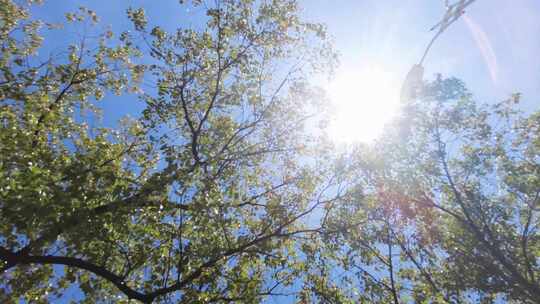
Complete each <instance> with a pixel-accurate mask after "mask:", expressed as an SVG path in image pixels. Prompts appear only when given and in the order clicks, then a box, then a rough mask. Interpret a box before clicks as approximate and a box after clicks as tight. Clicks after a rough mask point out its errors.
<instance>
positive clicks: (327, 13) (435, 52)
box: [302, 0, 540, 110]
mask: <svg viewBox="0 0 540 304" xmlns="http://www.w3.org/2000/svg"><path fill="white" fill-rule="evenodd" d="M302 3H303V5H304V13H305V15H306V16H308V17H309V18H311V19H314V20H318V21H321V22H324V23H326V24H327V25H328V30H329V32H330V33H331V35H333V36H334V39H335V46H336V48H337V49H338V50H339V52H340V53H341V54H342V57H341V62H342V66H343V67H347V66H349V65H353V66H361V65H365V64H373V63H375V64H382V65H384V67H385V69H388V70H390V72H392V73H395V74H396V75H397V77H401V78H403V77H404V75H405V74H406V73H407V71H408V69H410V67H411V65H412V64H413V63H415V62H417V61H418V60H419V58H420V57H421V55H422V53H423V50H424V48H425V46H426V44H427V43H428V42H429V40H430V39H431V37H432V36H433V32H429V28H431V26H433V25H434V24H435V23H437V22H438V21H439V20H440V19H441V17H442V15H443V14H444V7H443V1H442V0H440V1H439V0H334V1H330V0H303V1H302ZM466 17H467V18H462V19H460V20H459V21H458V22H456V23H455V24H454V25H452V26H451V27H450V28H449V29H448V30H447V31H446V32H445V33H444V34H443V35H442V36H441V37H440V38H439V40H438V41H437V42H436V44H435V45H434V47H433V48H432V50H431V52H430V54H429V55H428V58H427V60H426V62H425V64H424V66H425V68H426V74H425V75H426V76H427V77H433V75H434V74H436V73H442V74H443V75H446V76H456V77H458V78H461V79H462V80H464V81H465V82H466V83H467V84H468V86H469V88H470V89H471V90H472V92H473V93H474V94H475V96H476V97H477V98H478V99H479V101H480V102H495V101H497V100H500V99H503V98H506V97H508V95H509V94H511V93H512V92H516V91H519V92H521V93H523V94H524V96H523V106H524V107H525V108H526V109H529V110H531V109H537V108H538V105H540V101H539V100H538V96H539V95H540V56H538V54H540V39H538V36H539V34H540V1H537V0H512V1H509V0H477V1H476V2H475V3H473V4H472V5H471V6H470V7H469V8H468V9H467V11H466Z"/></svg>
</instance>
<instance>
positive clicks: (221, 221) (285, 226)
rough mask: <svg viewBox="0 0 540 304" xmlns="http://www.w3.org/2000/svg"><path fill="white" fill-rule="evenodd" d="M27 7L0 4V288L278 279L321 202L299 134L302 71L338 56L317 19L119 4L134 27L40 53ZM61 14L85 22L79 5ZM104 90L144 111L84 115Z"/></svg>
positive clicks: (253, 297) (291, 5) (12, 295)
mask: <svg viewBox="0 0 540 304" xmlns="http://www.w3.org/2000/svg"><path fill="white" fill-rule="evenodd" d="M210 2H211V3H210ZM32 5H33V4H32V3H15V2H13V1H11V0H2V1H1V2H0V7H1V11H0V14H1V15H0V18H1V25H2V28H1V33H0V35H1V41H2V42H1V43H2V57H1V62H0V69H1V74H0V84H1V87H0V96H1V104H0V106H1V108H0V121H1V123H0V140H1V143H2V145H1V146H0V168H1V169H0V217H1V218H2V224H1V226H0V245H1V246H0V257H1V259H2V261H3V265H2V268H1V269H0V271H1V272H2V274H1V276H2V282H3V283H2V284H1V285H0V288H1V290H2V292H0V301H1V302H3V303H12V302H17V301H18V299H24V300H26V301H31V302H36V303H41V302H48V301H53V300H54V299H57V298H58V297H61V296H62V295H63V294H64V293H65V292H66V291H67V290H68V289H70V288H71V289H72V288H76V289H79V290H80V291H81V292H82V294H83V300H82V301H83V302H88V303H93V302H97V301H101V302H113V301H114V302H122V301H124V300H126V301H127V300H128V299H136V300H139V301H142V302H147V303H149V302H153V301H167V300H174V301H179V302H185V303H209V302H234V301H242V302H246V303H251V302H258V301H260V300H261V299H262V298H263V297H264V296H268V295H272V294H277V293H279V290H280V288H282V286H287V285H291V284H292V283H293V281H294V278H296V277H297V276H299V273H300V272H301V271H302V268H303V267H304V266H303V265H304V264H303V263H302V261H301V259H300V258H299V253H297V242H296V240H297V239H298V238H300V237H303V236H305V235H306V234H310V233H316V232H317V231H319V229H320V228H319V227H317V226H316V225H309V224H308V223H307V222H306V221H305V220H304V218H305V217H306V216H307V215H309V214H310V213H312V212H313V211H314V210H315V209H317V208H318V207H320V206H323V205H325V204H328V203H330V202H332V201H333V200H334V199H335V198H332V197H328V196H326V195H325V194H323V192H322V191H323V190H324V189H323V187H321V185H322V184H323V183H324V182H325V180H326V178H325V176H326V175H325V174H326V173H325V172H324V166H318V165H319V163H318V162H317V161H316V160H315V159H313V160H312V161H307V160H308V159H311V156H310V155H313V154H312V153H311V154H310V151H311V150H312V149H313V148H316V146H315V145H312V144H310V140H311V139H310V138H308V136H307V135H306V134H307V133H306V132H305V131H304V122H305V120H306V119H307V118H308V117H309V115H310V114H309V113H310V111H315V110H316V109H317V107H318V106H317V104H318V103H319V101H320V98H321V96H320V93H318V92H317V90H313V89H312V88H311V87H310V86H309V85H308V84H307V82H306V81H305V79H306V76H308V75H309V74H310V73H312V72H317V71H322V70H323V69H330V70H331V68H332V66H333V65H334V61H335V57H334V55H333V53H332V49H331V48H330V47H329V45H328V43H327V41H326V37H325V31H324V28H323V27H322V26H320V25H318V24H313V23H306V22H303V21H302V20H300V19H299V17H298V7H297V3H296V1H294V0H274V1H270V2H260V1H251V0H222V1H208V3H206V2H203V1H195V0H194V1H191V2H188V1H180V4H179V5H180V6H189V7H191V8H193V9H198V10H203V11H206V15H207V17H206V19H205V20H206V26H205V27H203V28H202V29H193V28H179V29H177V30H175V31H173V32H167V31H166V30H164V29H162V28H161V27H159V26H158V25H156V26H153V27H152V28H150V24H152V21H151V20H150V21H149V20H147V18H146V16H145V12H144V10H143V9H136V8H130V9H128V11H127V16H128V18H129V19H130V20H131V21H132V22H133V25H134V28H135V33H130V32H129V31H125V32H122V33H119V34H117V33H114V32H113V31H111V30H107V31H105V32H104V33H101V34H96V35H94V34H91V35H90V34H89V35H83V37H82V39H81V41H77V42H76V43H74V44H72V45H70V46H69V47H68V48H67V50H66V51H65V52H59V53H58V54H55V55H52V56H51V57H50V58H45V59H44V58H42V57H40V56H39V54H38V50H39V49H40V48H42V47H43V46H42V43H43V38H42V37H43V36H42V35H41V34H40V33H41V32H40V28H41V27H42V26H43V25H47V24H45V23H44V22H42V21H39V20H34V19H32V17H31V16H30V13H29V12H30V11H31V8H32ZM66 19H67V22H68V24H69V25H68V26H69V27H70V28H77V24H83V25H84V27H85V28H86V29H88V28H93V29H92V30H90V31H91V33H94V32H98V29H97V28H96V27H95V26H94V27H92V25H93V24H97V23H98V18H97V16H96V14H95V13H94V12H93V11H92V10H89V9H87V8H81V9H80V10H79V11H78V12H74V13H68V14H66ZM81 27H82V26H81ZM47 30H51V31H59V30H61V29H58V28H57V26H54V25H47ZM46 35H47V34H44V36H46ZM115 37H118V38H115ZM45 42H47V41H45ZM308 46H309V47H308ZM147 50H148V51H147ZM143 79H144V83H145V84H146V87H145V90H146V91H147V92H146V93H143V92H142V90H141V88H142V87H141V81H142V80H143ZM111 92H113V93H116V94H123V96H124V97H125V98H134V97H135V95H134V94H139V96H140V98H141V99H142V100H143V101H144V102H145V103H146V108H145V110H144V112H143V113H142V115H141V117H140V118H139V119H131V120H129V119H127V120H124V121H123V122H122V123H121V124H119V127H118V128H117V129H110V128H105V127H102V126H98V125H99V123H96V117H97V115H98V114H99V100H100V99H102V98H107V97H106V96H107V94H110V93H111ZM96 124H98V125H96ZM299 159H304V162H303V163H302V162H299V161H298V160H299ZM314 168H319V169H317V170H315V169H314Z"/></svg>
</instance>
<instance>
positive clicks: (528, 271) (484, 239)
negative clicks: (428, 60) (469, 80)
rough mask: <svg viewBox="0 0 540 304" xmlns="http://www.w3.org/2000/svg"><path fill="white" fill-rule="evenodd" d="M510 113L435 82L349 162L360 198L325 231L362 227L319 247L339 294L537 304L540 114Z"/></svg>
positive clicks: (510, 105)
mask: <svg viewBox="0 0 540 304" xmlns="http://www.w3.org/2000/svg"><path fill="white" fill-rule="evenodd" d="M517 102H519V95H513V96H512V98H510V99H508V100H505V101H503V102H500V103H497V104H494V105H485V106H479V105H477V104H476V103H475V102H474V101H473V99H472V94H470V92H468V90H467V89H466V88H465V86H464V84H463V83H462V82H460V81H459V80H457V79H453V78H450V79H441V78H438V79H437V80H435V81H434V82H432V83H428V84H426V87H425V90H424V92H423V96H422V98H420V99H418V100H417V101H415V102H412V103H411V104H408V105H406V107H405V108H404V110H403V115H402V117H401V118H399V119H397V120H396V122H395V123H394V124H393V125H392V126H389V128H388V130H387V133H386V134H385V135H384V136H383V137H382V138H381V139H380V141H379V142H378V143H377V144H376V145H374V146H372V147H363V148H359V149H358V150H357V151H355V152H354V153H353V154H352V155H351V156H350V157H349V158H348V159H347V162H348V169H347V170H349V171H350V172H351V174H352V177H351V180H352V181H354V182H356V186H355V187H356V188H358V189H362V196H363V198H364V199H363V200H361V201H356V202H352V203H351V204H345V205H342V206H340V208H337V209H336V210H335V211H334V212H333V215H332V217H331V218H332V224H331V225H330V227H331V226H334V227H346V225H347V223H350V222H351V221H355V222H360V220H361V219H363V220H364V222H363V223H362V224H360V225H358V226H357V227H356V228H355V229H351V228H349V229H341V231H342V233H340V234H338V235H332V237H329V238H328V239H327V240H325V242H324V243H325V244H329V245H327V248H328V250H329V252H330V253H327V254H326V255H324V256H321V258H320V259H321V260H322V261H324V262H323V263H322V264H323V265H327V266H328V265H331V266H329V267H333V268H334V269H340V272H338V273H340V276H339V283H336V284H337V285H338V286H340V287H341V289H342V290H344V292H345V295H347V291H349V290H353V289H354V288H355V289H356V290H360V291H361V292H360V293H358V294H357V295H356V296H354V295H350V294H349V295H348V298H350V299H352V300H354V301H359V302H362V303H363V302H369V303H478V302H482V303H493V301H495V300H496V299H499V300H503V299H505V300H507V301H516V302H519V303H536V302H537V300H538V299H539V298H540V293H539V291H540V289H539V288H540V285H539V282H538V276H539V274H540V267H539V265H538V262H537V261H538V257H539V256H540V255H539V254H540V252H539V248H540V247H539V246H540V242H539V241H540V239H539V231H538V225H539V224H540V222H539V221H540V218H539V215H540V214H539V209H538V204H539V203H540V200H539V196H538V195H539V192H538V191H539V189H540V184H539V182H540V179H539V178H540V171H539V169H540V166H539V163H538V162H539V158H538V151H540V149H539V148H540V146H539V143H540V137H539V136H540V133H539V132H538V131H539V128H540V120H539V118H540V113H538V112H534V113H531V114H529V115H525V114H524V113H521V112H519V111H518V110H516V103H517ZM336 280H337V279H336ZM315 291H316V292H314V293H315V294H317V289H316V288H315Z"/></svg>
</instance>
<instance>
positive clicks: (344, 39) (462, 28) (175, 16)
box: [35, 0, 540, 129]
mask: <svg viewBox="0 0 540 304" xmlns="http://www.w3.org/2000/svg"><path fill="white" fill-rule="evenodd" d="M299 1H300V3H301V6H302V7H303V10H302V14H303V15H304V16H305V17H306V18H307V19H309V20H313V21H318V22H322V23H325V24H326V25H327V26H328V32H329V34H330V35H331V36H332V37H333V40H334V42H335V48H336V49H337V51H338V52H339V53H340V54H341V57H340V59H341V60H340V61H341V70H340V71H347V73H349V74H350V73H351V71H353V74H354V71H357V70H362V69H363V68H364V67H366V66H369V67H372V68H373V67H374V68H375V69H380V70H382V71H384V73H385V74H387V75H390V77H391V78H392V81H391V82H392V84H391V87H394V88H395V92H397V91H398V90H399V86H400V84H401V83H400V82H401V81H402V79H403V78H404V76H405V75H406V73H407V71H408V70H409V69H410V67H411V66H412V64H414V63H416V62H417V61H418V60H419V59H420V57H421V55H422V53H423V51H424V48H425V46H426V45H427V43H428V42H429V40H430V39H431V37H432V36H433V34H434V33H433V32H429V28H431V27H432V26H433V25H434V24H435V23H437V22H438V21H439V20H440V19H441V17H442V15H443V14H444V7H443V2H444V1H442V0H299ZM81 5H83V6H86V7H89V8H91V9H93V10H95V11H96V12H97V13H98V15H99V16H100V18H101V21H102V23H101V26H103V27H105V26H106V25H111V26H112V27H113V28H114V29H117V30H121V29H125V28H128V27H130V22H129V21H128V19H127V18H126V15H125V11H126V9H127V8H128V7H130V6H132V7H144V8H145V10H146V11H147V15H148V16H149V18H150V20H151V24H156V25H160V26H162V27H164V28H168V29H174V28H176V27H178V26H194V27H195V26H197V25H198V24H200V23H201V22H200V21H201V18H200V14H201V12H197V11H193V10H189V9H186V8H182V7H181V6H179V5H178V1H177V0H160V1H155V0H153V1H152V0H129V1H104V0H94V1H90V0H81V1H72V0H54V1H46V2H45V4H44V5H43V6H41V7H39V8H38V9H37V10H36V11H35V12H36V13H37V15H38V16H39V17H42V18H44V19H47V20H49V21H63V14H64V12H66V11H73V10H76V9H77V7H78V6H81ZM539 34H540V1H537V0H512V1H509V0H477V1H476V2H475V3H473V4H472V5H471V6H470V7H469V8H468V9H467V11H466V17H465V18H461V19H460V20H458V22H456V23H455V24H453V25H452V26H451V27H450V28H449V29H448V30H447V31H446V32H445V33H444V34H443V35H442V36H441V37H440V38H439V40H438V41H437V42H436V43H435V45H434V47H433V48H432V49H431V51H430V54H429V55H428V58H427V60H426V62H425V64H424V66H425V68H426V72H425V77H426V78H428V79H429V78H433V76H434V75H435V74H436V73H441V74H443V75H445V76H455V77H458V78H460V79H462V80H464V81H465V83H466V84H467V85H468V86H469V88H470V89H471V91H472V92H473V93H474V95H475V97H476V98H477V100H478V101H479V102H487V103H493V102H496V101H499V100H502V99H504V98H507V97H508V96H509V95H510V94H511V93H514V92H521V93H523V98H522V106H523V108H524V109H527V110H534V109H537V108H538V105H540V101H539V100H538V99H537V96H539V95H540V77H539V76H540V56H538V55H537V54H540V39H536V37H538V35H539ZM71 38H73V37H71ZM53 41H54V43H52V44H53V45H58V46H60V45H63V44H65V43H66V41H67V39H66V36H55V37H53ZM49 43H50V41H49ZM363 76H364V78H365V75H363ZM349 78H350V77H349ZM359 78H362V75H360V77H359ZM355 81H356V80H355V79H350V80H349V82H350V83H353V84H354V85H355V86H354V90H355V91H356V90H362V85H361V84H360V85H359V86H357V85H356V84H355V83H354V82H355ZM359 82H360V81H359ZM349 86H350V84H349ZM366 86H367V87H369V85H366ZM351 89H352V88H351ZM355 102H356V101H355ZM363 104H364V103H360V104H358V105H357V109H356V111H362V110H365V107H364V106H363ZM366 105H368V104H367V103H366ZM102 106H103V107H104V108H105V110H106V111H105V123H106V124H107V125H110V126H111V125H114V124H115V122H116V120H117V119H119V118H120V117H121V116H122V115H125V114H131V115H135V114H136V113H138V112H140V110H141V109H142V107H143V104H142V102H139V101H137V100H136V98H134V97H126V96H123V97H121V98H114V97H111V96H109V97H108V98H106V99H105V101H104V102H103V103H102ZM368 106H369V105H368ZM381 111H382V112H381ZM384 111H386V110H385V109H384V108H381V109H378V113H375V114H369V115H372V116H384V115H385V114H384ZM346 127H347V126H346ZM363 127H365V126H362V125H357V126H354V125H353V126H351V127H348V128H349V129H351V128H355V129H359V128H363ZM342 129H343V128H342Z"/></svg>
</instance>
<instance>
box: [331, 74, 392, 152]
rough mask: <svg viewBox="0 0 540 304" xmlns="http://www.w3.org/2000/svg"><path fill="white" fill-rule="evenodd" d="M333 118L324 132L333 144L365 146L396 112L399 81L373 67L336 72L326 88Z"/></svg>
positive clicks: (376, 135) (379, 132)
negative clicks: (363, 144) (361, 144)
mask: <svg viewBox="0 0 540 304" xmlns="http://www.w3.org/2000/svg"><path fill="white" fill-rule="evenodd" d="M326 89H327V92H328V95H329V97H330V100H331V105H332V108H333V111H332V112H333V117H332V119H331V121H330V124H329V126H328V129H327V132H328V135H329V136H330V137H331V139H332V140H333V141H334V142H336V143H357V142H364V143H369V142H372V141H373V140H374V139H376V138H377V137H378V136H379V135H380V134H381V132H382V130H383V128H384V126H385V124H387V123H388V122H389V121H390V120H391V119H392V118H393V117H394V116H395V115H396V114H397V113H398V110H399V82H398V81H397V80H396V78H395V76H394V75H393V74H392V73H389V72H388V71H387V70H385V69H383V68H381V67H377V66H367V67H363V68H358V69H352V68H350V69H347V70H342V71H340V72H338V73H337V76H336V78H335V79H334V80H333V81H332V82H330V83H329V84H328V86H327V88H326Z"/></svg>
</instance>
